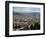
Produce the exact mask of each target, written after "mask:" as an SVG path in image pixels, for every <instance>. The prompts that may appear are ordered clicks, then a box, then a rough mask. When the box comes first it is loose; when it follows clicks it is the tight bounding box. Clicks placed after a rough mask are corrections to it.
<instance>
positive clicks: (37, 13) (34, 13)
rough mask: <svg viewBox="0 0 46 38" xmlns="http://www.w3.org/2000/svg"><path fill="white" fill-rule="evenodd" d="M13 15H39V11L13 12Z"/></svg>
mask: <svg viewBox="0 0 46 38" xmlns="http://www.w3.org/2000/svg"><path fill="white" fill-rule="evenodd" d="M13 15H26V16H40V13H39V12H33V13H13Z"/></svg>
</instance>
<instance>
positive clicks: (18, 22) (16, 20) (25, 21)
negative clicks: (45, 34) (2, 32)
mask: <svg viewBox="0 0 46 38" xmlns="http://www.w3.org/2000/svg"><path fill="white" fill-rule="evenodd" d="M25 12H26V11H25ZM21 30H40V12H32V13H18V12H13V31H21Z"/></svg>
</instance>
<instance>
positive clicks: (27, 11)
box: [13, 7, 40, 13]
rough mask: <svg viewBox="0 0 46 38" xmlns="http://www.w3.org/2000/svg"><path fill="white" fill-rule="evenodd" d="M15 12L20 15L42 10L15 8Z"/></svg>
mask: <svg viewBox="0 0 46 38" xmlns="http://www.w3.org/2000/svg"><path fill="white" fill-rule="evenodd" d="M13 12H14V13H15V12H18V13H32V12H40V8H34V7H13Z"/></svg>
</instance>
